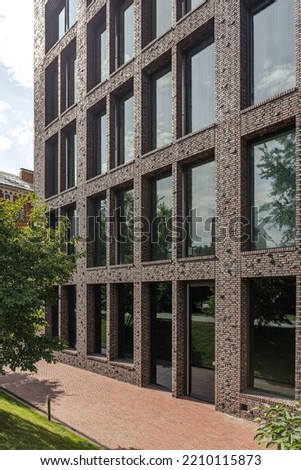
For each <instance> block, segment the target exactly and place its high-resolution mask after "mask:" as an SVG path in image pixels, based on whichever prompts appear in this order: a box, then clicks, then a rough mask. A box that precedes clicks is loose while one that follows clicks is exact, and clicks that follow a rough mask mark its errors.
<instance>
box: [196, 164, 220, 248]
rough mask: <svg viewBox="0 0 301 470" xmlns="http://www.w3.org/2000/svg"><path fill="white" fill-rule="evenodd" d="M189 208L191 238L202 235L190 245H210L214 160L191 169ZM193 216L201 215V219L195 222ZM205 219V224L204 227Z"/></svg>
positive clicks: (213, 208)
mask: <svg viewBox="0 0 301 470" xmlns="http://www.w3.org/2000/svg"><path fill="white" fill-rule="evenodd" d="M191 210H192V212H191V219H192V220H191V225H192V238H199V237H202V241H200V242H197V241H196V240H192V245H194V246H197V245H202V246H205V245H207V246H210V245H211V241H212V224H211V223H210V218H213V217H215V162H214V161H211V162H208V163H205V164H203V165H199V166H196V167H193V168H192V169H191ZM195 216H197V217H202V221H200V222H198V223H197V224H196V221H195ZM206 220H207V224H206V227H205V221H206ZM207 225H208V227H207ZM205 228H206V231H205Z"/></svg>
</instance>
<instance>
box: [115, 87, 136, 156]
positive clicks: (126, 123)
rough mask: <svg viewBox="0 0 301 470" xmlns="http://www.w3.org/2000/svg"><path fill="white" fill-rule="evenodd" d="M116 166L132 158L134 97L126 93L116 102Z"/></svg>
mask: <svg viewBox="0 0 301 470" xmlns="http://www.w3.org/2000/svg"><path fill="white" fill-rule="evenodd" d="M116 119H117V165H122V164H123V163H126V162H129V161H131V160H133V158H134V96H133V93H132V92H130V93H127V94H126V95H124V96H122V97H121V98H120V99H119V100H118V102H117V116H116Z"/></svg>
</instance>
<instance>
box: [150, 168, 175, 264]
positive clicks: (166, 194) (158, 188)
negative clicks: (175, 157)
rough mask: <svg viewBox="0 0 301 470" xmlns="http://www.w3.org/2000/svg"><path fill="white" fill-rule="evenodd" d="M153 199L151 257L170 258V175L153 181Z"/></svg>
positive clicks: (156, 258) (155, 258)
mask: <svg viewBox="0 0 301 470" xmlns="http://www.w3.org/2000/svg"><path fill="white" fill-rule="evenodd" d="M154 195H155V201H154V211H153V217H152V240H151V252H152V259H154V260H158V259H170V258H171V256H172V253H171V250H172V243H171V226H172V177H171V176H167V177H166V178H162V179H160V180H157V181H155V191H154Z"/></svg>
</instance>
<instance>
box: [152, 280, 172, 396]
mask: <svg viewBox="0 0 301 470" xmlns="http://www.w3.org/2000/svg"><path fill="white" fill-rule="evenodd" d="M151 298H152V319H151V356H152V359H151V381H152V383H154V384H157V385H161V386H162V387H165V388H167V389H169V390H170V389H171V360H172V284H171V282H158V283H156V284H154V285H153V286H152V290H151Z"/></svg>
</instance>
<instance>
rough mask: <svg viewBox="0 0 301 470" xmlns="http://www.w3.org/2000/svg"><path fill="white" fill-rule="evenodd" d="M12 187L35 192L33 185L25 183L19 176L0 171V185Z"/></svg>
mask: <svg viewBox="0 0 301 470" xmlns="http://www.w3.org/2000/svg"><path fill="white" fill-rule="evenodd" d="M1 184H3V185H5V186H11V187H12V188H17V189H20V190H22V189H23V190H26V191H33V184H31V183H27V182H26V181H23V180H22V179H21V178H20V177H19V176H17V175H12V174H11V173H6V172H4V171H0V185H1Z"/></svg>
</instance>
